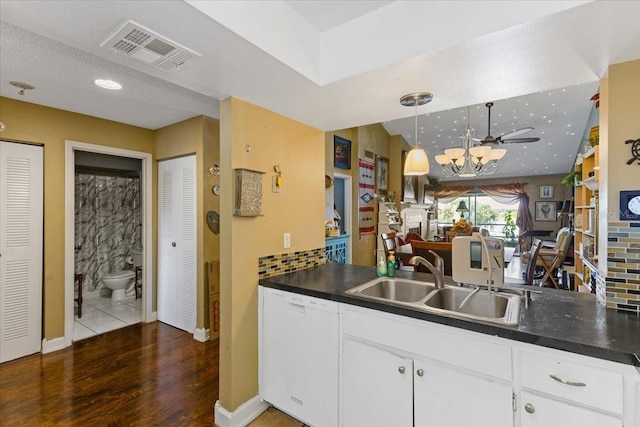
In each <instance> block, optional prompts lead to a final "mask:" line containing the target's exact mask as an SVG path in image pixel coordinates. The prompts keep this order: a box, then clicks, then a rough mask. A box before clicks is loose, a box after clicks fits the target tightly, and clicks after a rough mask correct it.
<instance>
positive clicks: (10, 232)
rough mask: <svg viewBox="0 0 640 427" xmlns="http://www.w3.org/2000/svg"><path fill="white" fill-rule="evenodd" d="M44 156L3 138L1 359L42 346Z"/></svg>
mask: <svg viewBox="0 0 640 427" xmlns="http://www.w3.org/2000/svg"><path fill="white" fill-rule="evenodd" d="M42 158H43V156H42V147H38V146H33V145H26V144H16V143H11V142H6V141H0V362H5V361H8V360H13V359H17V358H18V357H22V356H26V355H29V354H33V353H37V352H39V351H40V348H41V338H42V331H41V324H42V224H43V219H42V212H43V201H42V195H43V188H42V187H43V182H42V175H43V167H42Z"/></svg>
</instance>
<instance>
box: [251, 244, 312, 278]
mask: <svg viewBox="0 0 640 427" xmlns="http://www.w3.org/2000/svg"><path fill="white" fill-rule="evenodd" d="M324 262H325V248H324V247H322V248H317V249H311V250H308V251H298V252H290V253H286V254H276V255H267V256H263V257H260V258H258V277H259V278H260V279H262V278H264V277H271V276H275V275H278V274H283V273H290V272H293V271H297V270H304V269H306V268H311V267H317V266H319V265H321V264H324Z"/></svg>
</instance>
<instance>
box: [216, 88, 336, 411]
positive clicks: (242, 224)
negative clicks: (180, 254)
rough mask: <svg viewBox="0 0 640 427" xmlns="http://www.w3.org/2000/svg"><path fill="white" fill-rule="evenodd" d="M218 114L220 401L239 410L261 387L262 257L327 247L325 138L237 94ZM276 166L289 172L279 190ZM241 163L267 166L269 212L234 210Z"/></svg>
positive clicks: (254, 167)
mask: <svg viewBox="0 0 640 427" xmlns="http://www.w3.org/2000/svg"><path fill="white" fill-rule="evenodd" d="M220 117H221V119H220V137H221V140H220V145H221V149H220V154H221V158H220V162H221V163H220V164H221V165H224V167H223V169H222V173H221V176H220V181H221V186H222V194H221V197H220V210H221V216H222V221H221V222H222V230H221V233H220V263H221V295H220V298H221V331H220V403H221V405H222V406H223V407H224V408H225V409H226V410H229V411H233V410H235V409H236V408H237V407H238V405H240V404H241V403H243V402H245V401H247V400H248V399H250V398H252V397H254V396H255V395H256V394H257V393H258V258H259V257H260V256H265V255H271V254H280V253H285V252H294V251H302V250H309V249H315V248H320V247H323V246H324V175H325V162H324V161H323V158H324V156H325V142H324V141H325V136H324V133H323V132H321V131H319V130H317V129H314V128H312V127H309V126H307V125H304V124H302V123H299V122H296V121H294V120H291V119H288V118H286V117H283V116H280V115H278V114H275V113H273V112H270V111H268V110H265V109H263V108H260V107H257V106H254V105H251V104H249V103H247V102H244V101H242V100H239V99H237V98H227V99H225V100H224V101H222V102H221V103H220ZM246 146H248V147H249V150H246V149H245V147H246ZM229 165H231V166H230V167H229ZM274 165H280V168H281V170H282V177H283V188H282V190H281V192H280V193H278V194H276V193H272V192H271V179H272V177H273V176H274V171H273V167H274ZM236 168H245V169H252V170H257V171H263V172H265V175H264V176H263V185H262V191H263V197H262V213H263V216H258V217H250V218H247V217H238V216H233V212H234V202H235V197H234V180H235V175H234V171H233V169H236ZM285 232H289V233H291V245H292V246H291V248H289V249H284V248H283V233H285Z"/></svg>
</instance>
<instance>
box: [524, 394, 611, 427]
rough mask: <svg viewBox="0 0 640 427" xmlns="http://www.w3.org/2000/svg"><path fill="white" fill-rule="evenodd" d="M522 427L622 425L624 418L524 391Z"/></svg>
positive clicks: (606, 426) (605, 426)
mask: <svg viewBox="0 0 640 427" xmlns="http://www.w3.org/2000/svg"><path fill="white" fill-rule="evenodd" d="M519 405H520V425H521V427H622V420H620V419H619V418H616V417H614V416H611V415H607V414H604V413H602V412H598V411H594V410H591V409H587V408H583V407H579V406H574V405H571V404H568V403H565V402H560V401H557V400H554V399H552V398H546V397H542V396H538V395H535V394H533V393H528V392H526V391H525V392H522V395H521V396H520V400H519Z"/></svg>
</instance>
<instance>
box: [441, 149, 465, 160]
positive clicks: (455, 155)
mask: <svg viewBox="0 0 640 427" xmlns="http://www.w3.org/2000/svg"><path fill="white" fill-rule="evenodd" d="M444 154H446V155H447V157H449V158H450V159H451V160H453V161H454V162H455V161H456V160H458V159H460V158H463V157H464V148H447V149H446V150H444Z"/></svg>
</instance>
